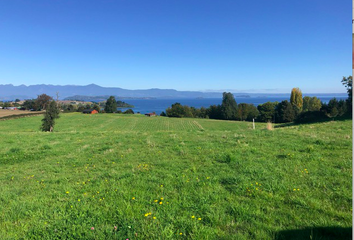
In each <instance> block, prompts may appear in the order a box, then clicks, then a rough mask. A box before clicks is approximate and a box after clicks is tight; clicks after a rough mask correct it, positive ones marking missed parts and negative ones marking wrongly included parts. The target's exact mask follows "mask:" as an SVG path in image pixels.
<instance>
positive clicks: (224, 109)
mask: <svg viewBox="0 0 354 240" xmlns="http://www.w3.org/2000/svg"><path fill="white" fill-rule="evenodd" d="M236 114H237V103H236V100H235V98H234V95H232V93H226V92H224V93H223V94H222V103H221V115H222V119H225V120H235V119H236Z"/></svg>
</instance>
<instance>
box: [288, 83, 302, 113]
mask: <svg viewBox="0 0 354 240" xmlns="http://www.w3.org/2000/svg"><path fill="white" fill-rule="evenodd" d="M290 103H291V105H293V106H294V107H295V110H296V112H297V113H300V112H301V111H302V106H303V100H302V92H301V90H300V89H299V88H293V89H292V90H291V95H290Z"/></svg>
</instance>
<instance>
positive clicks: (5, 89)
mask: <svg viewBox="0 0 354 240" xmlns="http://www.w3.org/2000/svg"><path fill="white" fill-rule="evenodd" d="M43 93H45V94H47V95H49V96H51V97H53V98H56V94H57V93H58V94H59V99H60V100H63V99H68V100H83V101H99V100H105V99H107V98H108V96H111V95H112V96H115V97H116V98H118V99H151V98H160V99H182V98H189V99H193V98H222V93H221V92H198V91H177V90H174V89H158V88H152V89H146V90H128V89H123V88H117V87H101V86H98V85H96V84H90V85H87V86H77V85H63V86H61V85H46V84H39V85H30V86H26V85H20V86H14V85H12V84H0V100H2V101H4V100H5V101H10V100H15V99H17V98H18V99H20V100H23V99H32V98H37V96H38V95H40V94H43ZM234 95H235V97H240V98H245V97H267V96H275V95H277V96H290V92H289V93H278V94H274V93H273V94H269V93H257V94H256V93H234ZM318 95H331V96H337V95H338V96H345V94H315V96H318Z"/></svg>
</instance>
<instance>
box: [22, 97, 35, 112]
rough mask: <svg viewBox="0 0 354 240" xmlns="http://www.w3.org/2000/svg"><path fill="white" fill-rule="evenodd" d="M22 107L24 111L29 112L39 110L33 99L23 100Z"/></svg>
mask: <svg viewBox="0 0 354 240" xmlns="http://www.w3.org/2000/svg"><path fill="white" fill-rule="evenodd" d="M22 107H23V108H24V109H26V110H31V109H33V110H35V111H37V110H39V109H38V106H37V104H36V100H34V99H29V100H25V101H24V102H23V104H22Z"/></svg>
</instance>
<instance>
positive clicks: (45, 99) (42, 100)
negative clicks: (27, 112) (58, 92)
mask: <svg viewBox="0 0 354 240" xmlns="http://www.w3.org/2000/svg"><path fill="white" fill-rule="evenodd" d="M52 100H53V98H52V97H51V96H48V95H47V94H41V95H38V97H37V99H36V105H37V107H38V108H39V110H45V109H47V106H48V105H49V103H50V101H52Z"/></svg>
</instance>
